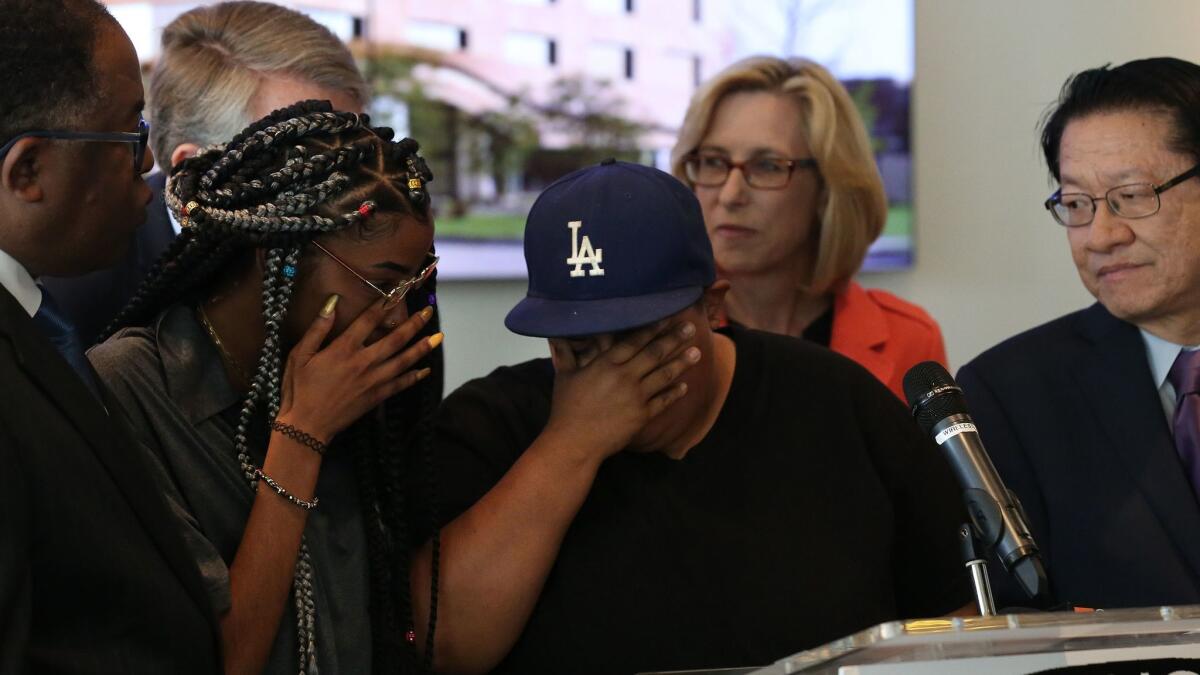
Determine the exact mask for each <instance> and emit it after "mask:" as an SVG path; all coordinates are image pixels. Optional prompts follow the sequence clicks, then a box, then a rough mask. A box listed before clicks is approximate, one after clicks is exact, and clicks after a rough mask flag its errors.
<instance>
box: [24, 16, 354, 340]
mask: <svg viewBox="0 0 1200 675" xmlns="http://www.w3.org/2000/svg"><path fill="white" fill-rule="evenodd" d="M369 97H370V94H369V91H368V87H367V83H366V81H365V80H364V79H363V77H362V74H361V73H360V72H359V71H358V68H357V67H356V66H355V64H354V58H353V57H352V56H351V54H350V50H349V49H347V47H346V45H345V44H344V43H342V41H341V40H339V39H338V38H337V36H335V35H334V34H333V33H332V32H330V31H329V29H327V28H325V27H324V26H322V25H320V24H318V23H317V22H316V21H314V20H313V19H311V18H310V17H308V16H305V15H304V14H301V13H299V12H297V11H295V10H292V9H288V8H286V7H281V6H279V5H275V4H271V3H267V2H254V1H249V0H237V1H234V2H222V3H218V4H215V5H211V6H207V7H197V8H196V9H193V10H191V11H189V12H185V13H184V14H181V15H180V16H179V17H178V18H176V19H175V20H174V21H172V22H171V23H170V24H168V25H167V27H166V28H165V29H164V30H163V35H162V55H161V56H160V57H159V61H158V64H157V65H156V66H155V69H154V73H153V74H152V75H151V77H150V104H149V110H148V113H149V117H150V119H151V121H152V122H153V126H152V129H151V132H150V145H151V148H152V149H153V150H154V154H155V156H156V157H157V158H158V161H159V164H160V165H161V166H162V167H164V169H165V170H164V171H163V172H161V173H155V174H153V175H151V176H150V177H149V178H147V180H146V182H147V183H148V184H149V185H150V188H151V190H152V191H153V193H154V200H153V201H152V202H151V203H150V205H149V206H148V207H147V211H146V225H145V226H144V227H142V228H141V229H140V230H139V231H138V233H137V235H136V236H135V237H134V240H133V244H132V245H131V246H130V247H129V252H128V253H127V254H126V255H125V257H124V258H123V259H122V260H121V261H120V262H118V263H117V264H116V265H113V266H112V267H109V268H106V269H103V270H100V271H97V272H93V273H92V274H88V275H85V276H82V277H77V278H72V279H45V280H44V283H45V285H46V287H47V288H49V289H50V292H51V293H53V294H54V297H55V298H56V299H57V300H58V301H59V304H60V305H61V306H62V308H63V311H64V312H66V314H67V315H68V316H69V317H71V319H72V320H73V321H74V323H75V325H76V326H77V327H78V330H79V333H80V335H81V337H82V339H83V341H84V343H85V344H88V343H91V342H94V341H95V339H96V337H97V336H98V335H99V334H100V333H101V332H102V331H103V330H104V328H105V327H106V326H107V325H108V323H109V321H111V320H112V319H113V318H114V317H115V316H116V315H117V313H118V312H119V311H120V310H121V308H122V307H124V306H125V303H126V302H128V301H129V299H130V298H131V297H133V295H134V293H135V292H136V291H137V287H138V284H140V283H141V281H142V279H143V278H144V277H145V276H146V273H147V272H149V271H150V268H151V266H153V264H154V261H155V260H157V259H158V257H159V255H161V254H162V252H163V251H165V250H166V248H167V246H169V245H170V244H171V242H172V241H174V239H175V236H176V235H177V234H178V233H179V224H178V223H174V222H172V221H171V219H170V218H169V216H168V215H167V209H166V206H165V205H164V204H163V189H164V187H165V185H166V180H167V173H169V170H166V169H169V167H173V166H175V165H176V164H178V163H179V162H180V161H182V160H184V159H187V158H188V157H191V156H192V155H194V154H195V153H196V151H197V150H198V149H200V148H201V147H203V146H206V145H212V144H215V143H225V142H227V141H228V140H229V139H231V138H233V137H234V135H235V134H237V133H238V132H239V131H241V130H242V129H244V128H245V127H246V126H247V125H248V124H250V123H251V122H253V121H254V120H257V119H259V118H261V117H264V116H265V115H266V114H267V113H269V112H271V111H272V110H277V109H279V108H282V107H284V106H287V105H291V104H292V103H295V102H297V101H303V100H307V99H321V100H328V101H330V102H331V103H332V104H333V107H334V109H335V110H344V111H348V112H362V111H363V108H364V107H365V106H366V105H367V102H368V100H369Z"/></svg>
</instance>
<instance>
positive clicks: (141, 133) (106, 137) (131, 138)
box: [0, 119, 150, 175]
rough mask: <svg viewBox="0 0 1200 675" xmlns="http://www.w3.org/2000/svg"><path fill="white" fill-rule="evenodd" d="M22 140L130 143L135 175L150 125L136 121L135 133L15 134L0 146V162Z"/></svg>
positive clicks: (60, 132)
mask: <svg viewBox="0 0 1200 675" xmlns="http://www.w3.org/2000/svg"><path fill="white" fill-rule="evenodd" d="M22 138H55V139H59V140H64V141H91V142H95V143H132V144H133V171H134V173H136V174H139V175H140V174H141V173H142V162H143V161H145V159H146V147H147V146H148V145H149V144H150V124H149V123H148V122H147V121H146V120H144V119H140V120H138V130H137V131H114V132H111V133H103V132H98V131H26V132H24V133H20V134H17V135H16V136H13V137H12V138H10V139H8V142H7V143H5V144H4V145H3V146H0V160H3V159H4V156H5V155H7V154H8V151H9V150H11V149H12V147H13V146H14V145H16V144H17V141H19V140H21V139H22Z"/></svg>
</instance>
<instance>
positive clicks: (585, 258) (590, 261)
mask: <svg viewBox="0 0 1200 675" xmlns="http://www.w3.org/2000/svg"><path fill="white" fill-rule="evenodd" d="M567 227H568V228H570V229H571V257H570V258H567V265H568V266H570V265H574V266H575V269H573V270H571V276H573V277H581V276H583V266H584V265H591V266H592V269H590V270H588V276H592V277H602V276H604V268H603V267H600V263H602V262H604V249H602V248H595V249H594V248H592V240H591V239H588V236H587V235H586V234H585V235H583V243H582V244H580V242H579V228H581V227H583V221H582V220H572V221H571V222H569V223H567Z"/></svg>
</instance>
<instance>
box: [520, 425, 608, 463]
mask: <svg viewBox="0 0 1200 675" xmlns="http://www.w3.org/2000/svg"><path fill="white" fill-rule="evenodd" d="M538 440H539V441H540V443H537V444H536V445H537V446H538V449H539V450H540V451H541V452H542V453H543V454H544V455H545V457H546V459H548V460H550V461H552V462H554V463H556V464H559V465H560V466H561V467H562V468H563V469H564V470H566V471H571V472H575V471H596V470H598V469H599V468H600V464H601V463H603V462H604V460H605V459H607V458H608V457H609V455H612V454H614V453H615V452H617V451H618V450H620V448H612V447H610V446H611V445H612V444H611V443H608V442H603V441H599V440H596V439H592V438H590V437H589V435H588V434H586V433H585V434H580V433H579V432H578V431H577V430H576V431H572V430H571V429H569V428H567V429H563V428H560V427H559V426H558V425H556V424H554V423H553V422H551V423H549V424H547V425H546V427H545V428H544V429H543V430H542V433H541V434H540V435H539V436H538Z"/></svg>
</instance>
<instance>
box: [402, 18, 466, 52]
mask: <svg viewBox="0 0 1200 675" xmlns="http://www.w3.org/2000/svg"><path fill="white" fill-rule="evenodd" d="M466 36H467V32H466V30H464V29H462V28H459V27H458V26H455V25H453V24H449V23H441V22H437V21H410V22H409V23H408V24H407V25H406V26H405V27H404V39H405V40H406V41H407V42H408V43H409V44H413V45H417V46H418V47H428V48H430V49H439V50H441V51H445V52H453V51H458V50H460V49H465V48H466Z"/></svg>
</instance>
